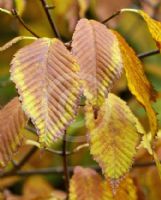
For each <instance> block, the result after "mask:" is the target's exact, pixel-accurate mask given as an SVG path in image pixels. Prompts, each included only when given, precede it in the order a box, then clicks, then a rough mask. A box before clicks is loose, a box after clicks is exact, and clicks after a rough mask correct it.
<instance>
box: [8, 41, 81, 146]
mask: <svg viewBox="0 0 161 200" xmlns="http://www.w3.org/2000/svg"><path fill="white" fill-rule="evenodd" d="M78 70H79V66H78V64H77V63H76V61H75V59H74V58H73V57H72V55H71V54H70V52H69V51H68V50H67V49H66V47H65V46H64V45H63V43H62V42H61V41H59V40H58V39H48V38H42V39H38V40H37V41H35V42H34V43H32V44H31V45H29V46H26V47H24V48H22V49H21V50H20V51H18V53H17V54H16V55H15V57H14V59H13V60H12V65H11V78H12V80H13V81H14V82H15V83H16V87H17V89H18V92H19V94H20V96H21V98H22V104H23V108H24V110H25V112H26V114H27V115H28V117H30V118H31V119H32V121H33V123H34V124H35V126H36V128H37V129H38V133H39V139H40V140H39V141H40V143H41V144H42V145H43V146H44V145H45V146H48V145H50V144H51V143H52V142H53V140H56V139H58V138H60V137H61V136H62V134H63V133H64V130H65V128H66V126H67V125H68V124H69V123H70V121H71V120H72V119H73V118H74V116H75V107H76V101H77V99H78V95H79V79H78V75H77V73H76V72H77V71H78Z"/></svg>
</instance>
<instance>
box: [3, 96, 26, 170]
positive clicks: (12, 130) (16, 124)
mask: <svg viewBox="0 0 161 200" xmlns="http://www.w3.org/2000/svg"><path fill="white" fill-rule="evenodd" d="M26 122H27V118H26V117H25V115H24V112H23V111H22V108H21V103H20V102H19V100H18V97H15V98H14V99H13V100H12V101H10V102H9V103H8V104H7V105H6V106H5V107H4V108H3V109H2V110H0V140H1V145H0V166H1V167H4V166H6V165H7V163H8V162H9V161H10V160H11V159H12V156H13V154H14V153H15V152H16V151H17V150H18V148H19V147H20V146H21V143H22V139H23V134H22V129H23V128H24V126H25V124H26Z"/></svg>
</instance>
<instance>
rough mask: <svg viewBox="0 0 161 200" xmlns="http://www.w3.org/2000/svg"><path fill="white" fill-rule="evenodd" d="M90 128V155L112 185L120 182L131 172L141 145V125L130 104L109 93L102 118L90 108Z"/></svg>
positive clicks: (101, 110)
mask: <svg viewBox="0 0 161 200" xmlns="http://www.w3.org/2000/svg"><path fill="white" fill-rule="evenodd" d="M86 126H87V129H88V131H89V143H90V152H91V154H92V155H93V157H94V159H95V160H96V161H97V162H98V163H99V165H100V167H101V168H102V170H103V172H104V174H105V177H106V178H110V180H111V183H112V184H114V183H115V181H116V182H117V181H119V179H120V178H121V177H123V176H124V175H125V174H126V173H127V172H128V171H129V169H130V167H131V165H132V163H133V158H134V156H135V154H136V146H137V145H138V142H139V138H140V137H139V134H138V131H140V129H139V130H138V127H140V126H139V122H138V120H137V118H136V117H135V116H134V115H133V114H132V112H131V110H130V109H129V107H128V106H127V105H126V103H125V102H124V101H123V100H121V99H120V98H119V97H117V96H115V95H114V94H111V93H109V95H108V98H107V99H106V101H105V103H104V104H103V105H102V107H101V109H100V111H99V113H98V118H97V119H94V115H93V112H92V107H91V106H86Z"/></svg>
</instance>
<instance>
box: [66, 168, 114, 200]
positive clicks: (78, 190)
mask: <svg viewBox="0 0 161 200" xmlns="http://www.w3.org/2000/svg"><path fill="white" fill-rule="evenodd" d="M105 186H106V185H105V184H104V182H103V180H102V178H101V176H100V175H99V174H97V172H95V171H94V170H92V169H90V168H86V169H85V168H82V167H76V168H75V169H74V175H73V177H72V179H71V180H70V193H69V200H95V199H98V200H106V199H107V200H112V194H111V191H110V189H109V188H108V187H107V188H105Z"/></svg>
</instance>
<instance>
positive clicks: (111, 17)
mask: <svg viewBox="0 0 161 200" xmlns="http://www.w3.org/2000/svg"><path fill="white" fill-rule="evenodd" d="M120 13H121V11H120V10H119V11H117V12H115V13H114V14H113V15H111V16H110V17H108V18H107V19H105V20H103V21H102V23H103V24H106V23H107V22H108V21H110V20H111V19H113V18H114V17H116V16H117V15H119V14H120Z"/></svg>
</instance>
